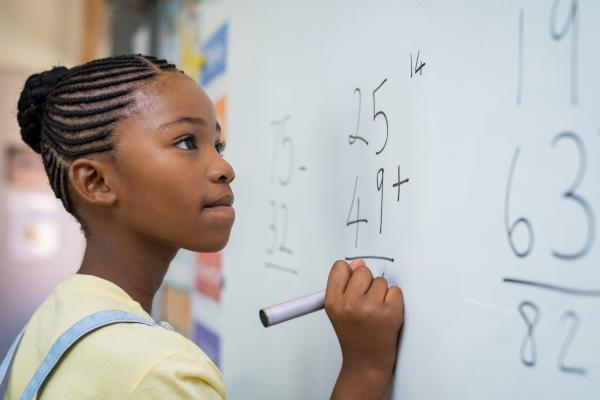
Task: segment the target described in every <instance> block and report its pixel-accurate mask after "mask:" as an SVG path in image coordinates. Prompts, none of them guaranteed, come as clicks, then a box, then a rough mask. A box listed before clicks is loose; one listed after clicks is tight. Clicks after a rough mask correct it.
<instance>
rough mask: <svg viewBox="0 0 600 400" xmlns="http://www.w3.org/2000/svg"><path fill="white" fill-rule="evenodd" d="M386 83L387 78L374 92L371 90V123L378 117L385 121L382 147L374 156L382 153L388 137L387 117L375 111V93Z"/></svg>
mask: <svg viewBox="0 0 600 400" xmlns="http://www.w3.org/2000/svg"><path fill="white" fill-rule="evenodd" d="M386 82H387V78H386V79H384V80H383V82H381V83H380V84H379V86H377V88H376V89H375V90H373V121H375V120H376V119H377V117H379V116H381V117H383V118H384V119H385V142H384V143H383V146H382V147H381V149H379V150H378V151H376V152H375V154H377V155H379V154H381V152H383V150H384V149H385V146H386V145H387V141H388V136H389V124H388V118H387V115H385V112H383V111H381V110H380V111H376V107H375V93H377V91H378V90H379V89H381V87H382V86H383V84H384V83H386Z"/></svg>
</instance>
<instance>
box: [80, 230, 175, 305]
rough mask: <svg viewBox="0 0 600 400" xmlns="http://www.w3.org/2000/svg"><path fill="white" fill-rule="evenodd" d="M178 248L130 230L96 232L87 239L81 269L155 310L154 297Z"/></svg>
mask: <svg viewBox="0 0 600 400" xmlns="http://www.w3.org/2000/svg"><path fill="white" fill-rule="evenodd" d="M177 250H178V249H176V248H172V247H167V246H164V245H163V244H161V243H157V242H156V241H152V240H144V239H142V238H139V237H132V235H127V234H120V235H115V234H112V235H100V234H96V235H92V236H91V237H90V238H89V239H88V240H87V246H86V250H85V254H84V256H83V261H82V263H81V267H80V268H79V270H78V271H77V273H79V274H88V275H94V276H98V277H100V278H103V279H106V280H109V281H111V282H113V283H114V284H116V285H117V286H119V287H120V288H122V289H123V290H124V291H125V292H126V293H127V294H128V295H129V296H131V298H132V299H133V300H135V301H137V302H138V303H140V305H141V306H142V308H143V309H144V310H145V311H146V312H147V313H148V314H152V300H153V299H154V295H155V294H156V292H157V290H158V288H159V287H160V285H161V283H162V281H163V278H164V276H165V274H166V272H167V269H168V267H169V264H170V262H171V260H172V259H173V257H175V254H176V253H177Z"/></svg>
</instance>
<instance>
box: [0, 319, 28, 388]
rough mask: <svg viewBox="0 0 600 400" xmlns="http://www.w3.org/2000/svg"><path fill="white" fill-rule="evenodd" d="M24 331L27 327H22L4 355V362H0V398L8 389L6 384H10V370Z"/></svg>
mask: <svg viewBox="0 0 600 400" xmlns="http://www.w3.org/2000/svg"><path fill="white" fill-rule="evenodd" d="M24 333H25V328H23V329H21V332H19V334H18V335H17V338H16V339H15V341H14V342H13V344H12V345H11V346H10V348H9V349H8V353H6V356H4V360H2V364H0V399H3V398H4V392H5V391H6V386H7V385H8V371H9V370H10V367H11V365H12V362H13V360H14V358H15V354H16V352H17V347H18V346H19V343H21V339H22V338H23V334H24Z"/></svg>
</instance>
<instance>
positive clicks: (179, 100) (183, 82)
mask: <svg viewBox="0 0 600 400" xmlns="http://www.w3.org/2000/svg"><path fill="white" fill-rule="evenodd" d="M136 97H137V98H136V103H137V107H136V108H137V111H138V112H139V114H138V115H137V116H138V117H140V116H143V117H144V118H148V119H150V120H155V121H158V120H164V119H165V118H166V119H172V118H173V117H178V116H185V117H196V118H201V119H203V120H205V121H207V122H210V121H216V117H215V113H214V107H213V104H212V102H211V100H210V98H209V97H208V95H207V94H206V93H205V92H204V90H202V88H201V87H200V86H199V85H198V84H197V83H196V82H195V81H194V80H192V79H191V78H189V77H187V76H185V75H183V74H180V73H177V74H171V73H168V74H164V76H160V77H157V79H156V80H154V81H151V82H148V85H147V86H145V87H143V88H141V90H140V91H139V93H138V94H137V95H136ZM163 122H164V121H163ZM160 124H161V123H159V124H158V125H160ZM158 125H157V126H158Z"/></svg>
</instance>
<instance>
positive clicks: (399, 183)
mask: <svg viewBox="0 0 600 400" xmlns="http://www.w3.org/2000/svg"><path fill="white" fill-rule="evenodd" d="M406 182H408V178H406V179H403V180H400V166H399V165H398V181H397V182H396V183H394V184H393V185H392V187H395V188H398V200H397V201H400V185H402V184H403V183H406Z"/></svg>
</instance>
